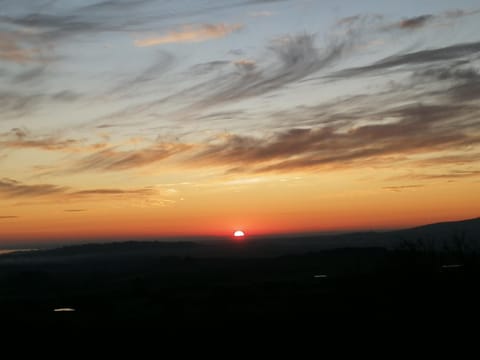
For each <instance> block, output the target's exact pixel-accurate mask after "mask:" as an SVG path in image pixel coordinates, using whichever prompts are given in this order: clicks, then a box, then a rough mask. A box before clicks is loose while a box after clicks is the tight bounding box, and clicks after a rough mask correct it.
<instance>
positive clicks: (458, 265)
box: [442, 264, 463, 269]
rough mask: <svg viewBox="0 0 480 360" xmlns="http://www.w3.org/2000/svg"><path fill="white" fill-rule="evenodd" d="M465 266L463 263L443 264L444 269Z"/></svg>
mask: <svg viewBox="0 0 480 360" xmlns="http://www.w3.org/2000/svg"><path fill="white" fill-rule="evenodd" d="M461 267H463V264H452V265H442V269H456V268H461Z"/></svg>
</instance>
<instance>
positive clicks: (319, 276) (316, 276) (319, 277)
mask: <svg viewBox="0 0 480 360" xmlns="http://www.w3.org/2000/svg"><path fill="white" fill-rule="evenodd" d="M313 277H314V278H315V279H326V278H328V275H325V274H320V275H313Z"/></svg>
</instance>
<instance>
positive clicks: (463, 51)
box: [331, 42, 480, 78]
mask: <svg viewBox="0 0 480 360" xmlns="http://www.w3.org/2000/svg"><path fill="white" fill-rule="evenodd" d="M477 53H480V42H473V43H463V44H456V45H451V46H446V47H442V48H437V49H431V50H420V51H416V52H410V53H407V54H402V55H394V56H390V57H387V58H385V59H382V60H380V61H378V62H375V63H374V64H371V65H368V66H363V67H356V68H350V69H345V70H342V71H339V72H336V73H334V74H332V75H331V76H332V77H343V78H349V77H351V76H358V75H365V74H367V75H368V74H372V73H373V74H375V73H376V72H378V71H380V70H386V69H392V68H395V67H399V66H403V65H416V64H417V65H418V64H431V63H435V62H442V61H448V60H454V59H461V58H464V57H465V56H469V55H474V54H477Z"/></svg>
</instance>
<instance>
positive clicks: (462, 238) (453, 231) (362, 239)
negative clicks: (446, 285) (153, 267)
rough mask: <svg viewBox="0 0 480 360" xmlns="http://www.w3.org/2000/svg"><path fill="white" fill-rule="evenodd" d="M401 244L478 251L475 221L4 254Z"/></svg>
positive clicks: (68, 255) (189, 253) (152, 253)
mask: <svg viewBox="0 0 480 360" xmlns="http://www.w3.org/2000/svg"><path fill="white" fill-rule="evenodd" d="M405 244H418V245H422V246H428V247H430V248H432V249H437V250H441V249H447V248H448V247H449V246H453V245H454V246H458V245H459V244H463V245H466V246H468V247H470V248H475V249H479V248H480V218H474V219H467V220H461V221H449V222H440V223H434V224H427V225H422V226H418V227H415V228H410V229H403V230H395V231H388V232H372V231H369V232H355V233H349V234H341V235H311V234H310V235H298V236H292V237H288V238H285V237H279V238H272V237H269V238H266V239H261V238H259V239H253V240H250V241H249V240H246V241H245V242H243V243H238V242H232V241H230V239H225V240H215V241H202V240H199V241H198V242H195V241H124V242H109V243H89V244H82V245H69V246H64V247H59V248H54V249H49V250H40V251H32V252H22V253H10V254H4V255H1V256H0V259H1V260H5V259H8V258H10V259H14V258H15V259H20V258H22V259H24V261H29V260H33V259H37V260H40V259H43V258H45V259H46V258H49V259H51V258H56V259H64V260H65V261H68V260H75V259H76V258H78V259H85V258H92V259H93V258H96V259H99V258H109V259H113V258H115V259H118V260H121V259H125V258H129V257H135V256H137V257H139V256H141V257H145V258H155V257H179V256H180V257H239V256H240V257H264V256H267V257H270V256H281V255H286V254H298V253H307V252H316V251H323V250H329V249H340V248H361V247H377V248H385V249H395V248H400V247H402V246H404V245H405Z"/></svg>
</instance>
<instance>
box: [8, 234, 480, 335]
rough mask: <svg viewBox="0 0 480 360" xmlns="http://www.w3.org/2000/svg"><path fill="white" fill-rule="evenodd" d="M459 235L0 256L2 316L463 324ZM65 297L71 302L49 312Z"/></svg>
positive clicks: (473, 291) (51, 323) (474, 283)
mask: <svg viewBox="0 0 480 360" xmlns="http://www.w3.org/2000/svg"><path fill="white" fill-rule="evenodd" d="M454 240H455V241H456V242H453V243H452V244H453V245H452V246H450V247H447V246H444V248H443V250H442V249H437V248H435V247H431V246H427V245H425V241H423V240H422V239H417V240H416V241H415V242H407V241H406V242H405V243H403V244H402V246H398V247H396V248H395V249H386V248H384V247H350V248H344V249H328V250H318V251H306V252H301V251H298V248H297V251H296V252H295V253H290V254H288V253H287V254H286V255H283V256H279V255H272V254H273V253H274V252H272V251H270V252H269V251H268V249H269V246H270V247H271V246H273V245H271V244H270V245H268V246H267V245H265V244H264V245H263V247H258V244H257V245H253V244H252V245H248V244H232V245H228V246H224V245H223V246H219V245H215V244H210V245H198V244H194V243H166V244H165V243H151V242H140V243H133V242H130V243H119V244H106V245H85V246H78V247H69V248H63V249H56V250H49V251H42V252H35V253H29V254H26V253H22V254H9V255H3V256H1V257H0V319H1V323H2V326H5V327H9V326H15V327H19V328H29V329H39V330H45V329H52V328H55V329H57V330H58V329H65V330H66V331H67V330H69V329H76V330H79V329H85V330H88V329H93V328H95V329H96V330H98V329H104V328H105V329H129V331H132V330H133V329H144V328H151V329H156V330H158V331H162V330H168V331H169V332H179V333H181V332H183V331H186V330H194V331H197V330H199V331H201V330H204V329H217V330H222V329H230V328H236V329H239V328H250V329H254V330H255V331H262V329H265V330H266V329H275V330H276V331H298V330H299V329H307V328H314V329H315V328H316V329H319V330H320V329H323V330H328V329H333V328H337V329H339V328H355V329H357V330H358V329H367V328H371V327H376V328H377V329H378V328H380V329H382V328H385V329H391V328H395V327H400V326H409V327H415V328H417V329H419V328H425V329H427V328H428V329H432V328H437V330H438V329H445V331H451V330H450V329H457V330H458V329H464V328H466V327H467V326H469V325H470V324H476V323H478V320H480V290H479V279H480V255H479V253H478V252H477V251H476V250H473V249H471V248H467V246H466V242H465V238H464V237H463V238H458V237H457V238H456V239H454ZM309 241H312V240H311V239H310V240H309ZM259 249H263V250H262V251H260V250H259ZM209 253H211V254H214V256H213V255H212V256H210V257H209V256H208V254H209ZM254 254H255V256H254ZM445 265H448V266H445ZM451 265H459V266H451ZM315 275H326V277H318V276H315ZM63 307H72V308H75V309H76V311H75V312H63V313H58V312H53V309H55V308H63ZM292 329H297V330H292Z"/></svg>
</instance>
